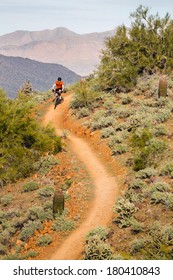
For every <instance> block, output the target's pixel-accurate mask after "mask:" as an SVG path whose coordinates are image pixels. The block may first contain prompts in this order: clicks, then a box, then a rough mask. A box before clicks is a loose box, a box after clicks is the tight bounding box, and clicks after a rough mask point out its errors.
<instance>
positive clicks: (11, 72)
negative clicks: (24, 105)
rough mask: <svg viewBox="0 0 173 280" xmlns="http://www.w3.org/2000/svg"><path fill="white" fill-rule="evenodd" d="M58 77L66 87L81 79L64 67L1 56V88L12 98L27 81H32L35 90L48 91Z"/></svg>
mask: <svg viewBox="0 0 173 280" xmlns="http://www.w3.org/2000/svg"><path fill="white" fill-rule="evenodd" d="M58 76H60V77H62V79H63V81H64V82H65V84H66V85H67V84H71V83H74V82H76V81H77V80H79V79H80V78H81V76H79V75H77V74H76V73H74V72H72V71H71V70H69V69H67V68H66V67H64V66H62V65H58V64H53V63H42V62H38V61H34V60H31V59H28V58H21V57H9V56H4V55H0V87H1V88H3V89H4V90H5V91H6V93H7V95H8V96H9V97H11V98H14V97H16V94H17V92H18V90H19V88H20V87H21V85H22V84H23V83H24V82H25V81H28V80H30V82H31V84H32V85H33V89H35V90H38V91H47V90H49V89H50V88H51V87H52V85H53V83H54V81H55V80H56V79H57V77H58Z"/></svg>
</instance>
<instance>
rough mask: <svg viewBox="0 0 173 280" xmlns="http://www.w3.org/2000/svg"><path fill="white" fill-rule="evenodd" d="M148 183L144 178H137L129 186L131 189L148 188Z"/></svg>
mask: <svg viewBox="0 0 173 280" xmlns="http://www.w3.org/2000/svg"><path fill="white" fill-rule="evenodd" d="M146 186H147V185H146V184H145V182H144V181H143V180H141V179H135V180H134V181H133V182H132V183H131V184H130V185H129V186H128V188H129V189H134V190H136V189H144V188H146Z"/></svg>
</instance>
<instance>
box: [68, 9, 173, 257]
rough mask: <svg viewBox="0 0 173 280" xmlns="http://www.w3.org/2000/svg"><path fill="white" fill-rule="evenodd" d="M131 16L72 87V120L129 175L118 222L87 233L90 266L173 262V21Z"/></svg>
mask: <svg viewBox="0 0 173 280" xmlns="http://www.w3.org/2000/svg"><path fill="white" fill-rule="evenodd" d="M131 16H132V19H133V21H132V24H131V28H130V29H127V28H126V27H125V26H120V27H119V28H118V30H117V32H116V34H115V36H114V37H111V38H109V39H107V41H106V45H105V49H104V50H103V53H102V60H101V63H100V66H99V67H98V70H97V72H96V73H94V74H93V75H92V76H90V77H89V78H88V79H86V80H84V81H82V82H80V83H78V84H76V85H75V86H74V87H73V90H74V99H73V101H72V103H71V108H72V109H73V113H74V114H75V115H76V116H77V118H79V119H81V122H82V123H83V125H85V126H87V127H88V128H90V130H91V131H93V132H94V131H99V133H100V138H101V139H102V141H104V142H105V143H107V145H108V146H109V148H110V150H111V152H112V157H114V158H115V160H117V161H118V162H119V163H121V164H122V166H125V167H126V168H127V169H128V172H127V174H126V180H125V181H124V182H123V183H122V185H121V188H122V193H121V196H120V197H119V199H118V200H117V201H116V203H115V207H114V218H113V220H112V223H111V224H110V227H109V228H108V229H104V228H98V229H95V230H94V231H93V232H91V233H89V234H88V236H87V237H86V246H85V252H84V258H85V259H172V257H173V223H172V214H173V212H172V211H173V176H172V175H173V160H172V159H173V152H172V147H173V145H172V134H173V132H172V117H173V114H172V113H173V75H172V66H173V57H172V40H171V37H172V35H173V20H172V19H171V18H170V16H169V15H168V14H167V15H166V16H165V17H164V18H163V19H162V18H160V17H159V15H156V16H153V15H150V14H149V9H148V8H145V7H142V6H140V7H139V8H138V9H137V10H136V12H135V13H133V14H132V15H131ZM159 81H160V82H159Z"/></svg>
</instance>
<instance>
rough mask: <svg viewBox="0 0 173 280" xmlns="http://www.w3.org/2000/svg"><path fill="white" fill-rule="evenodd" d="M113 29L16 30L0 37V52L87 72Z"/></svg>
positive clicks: (97, 57) (112, 32)
mask: <svg viewBox="0 0 173 280" xmlns="http://www.w3.org/2000/svg"><path fill="white" fill-rule="evenodd" d="M114 33H115V31H113V30H112V31H107V32H101V33H90V34H83V35H80V34H77V33H75V32H72V31H70V30H68V29H66V28H63V27H59V28H56V29H54V30H43V31H32V32H30V31H16V32H13V33H10V34H6V35H3V36H0V54H3V55H7V56H20V57H27V58H30V59H34V60H37V61H41V62H48V63H58V64H62V65H64V66H65V67H67V68H69V69H70V70H72V71H74V72H75V73H78V74H80V75H88V74H89V73H91V72H92V71H93V70H94V69H95V66H97V65H98V63H99V56H100V51H101V49H102V48H103V47H104V41H105V39H106V38H107V37H109V36H112V35H113V34H114Z"/></svg>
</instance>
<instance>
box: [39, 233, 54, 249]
mask: <svg viewBox="0 0 173 280" xmlns="http://www.w3.org/2000/svg"><path fill="white" fill-rule="evenodd" d="M51 242H52V237H51V236H50V235H49V234H45V235H43V236H40V237H39V238H38V240H37V242H36V245H38V246H47V245H49V244H50V243H51Z"/></svg>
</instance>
